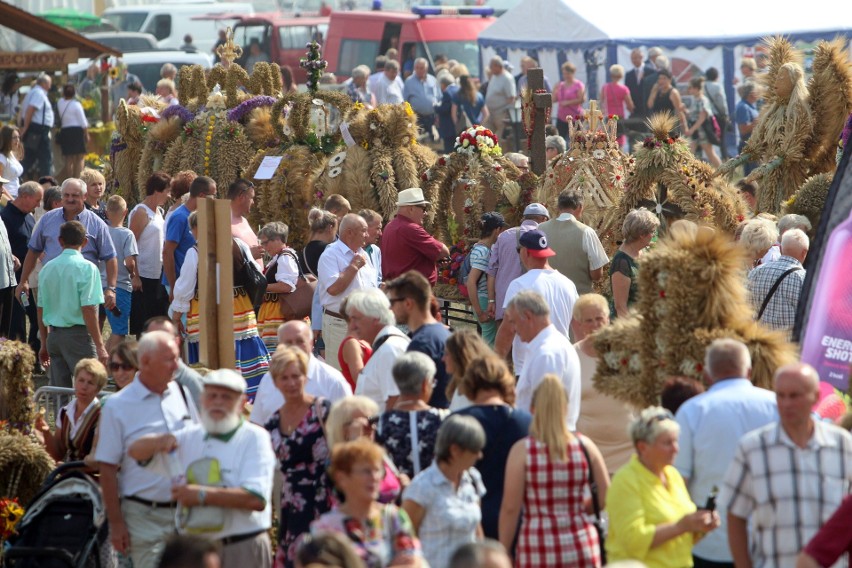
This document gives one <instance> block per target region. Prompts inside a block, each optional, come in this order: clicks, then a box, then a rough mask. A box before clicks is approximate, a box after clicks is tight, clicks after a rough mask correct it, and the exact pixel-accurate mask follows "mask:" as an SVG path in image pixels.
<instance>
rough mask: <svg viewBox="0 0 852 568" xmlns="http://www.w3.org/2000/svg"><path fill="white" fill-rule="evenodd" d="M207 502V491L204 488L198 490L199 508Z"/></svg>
mask: <svg viewBox="0 0 852 568" xmlns="http://www.w3.org/2000/svg"><path fill="white" fill-rule="evenodd" d="M206 500H207V491H206V490H205V489H204V488H203V487H202V488H201V489H199V490H198V506H199V507H203V506H204V501H206Z"/></svg>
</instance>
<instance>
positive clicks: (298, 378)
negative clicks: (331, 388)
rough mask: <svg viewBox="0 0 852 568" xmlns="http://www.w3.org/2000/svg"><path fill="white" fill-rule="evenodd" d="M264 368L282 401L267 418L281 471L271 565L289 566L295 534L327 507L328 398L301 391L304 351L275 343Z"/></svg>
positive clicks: (292, 563) (292, 562)
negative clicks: (269, 361) (276, 549)
mask: <svg viewBox="0 0 852 568" xmlns="http://www.w3.org/2000/svg"><path fill="white" fill-rule="evenodd" d="M269 372H270V374H271V375H272V380H273V381H274V382H275V386H276V387H277V388H278V390H280V391H281V394H283V395H284V399H285V402H284V405H283V406H282V407H281V408H280V409H279V410H278V411H276V412H275V414H274V415H273V416H272V418H270V419H269V422H267V423H266V429H267V430H269V434H270V436H271V438H272V447H273V449H274V450H275V454H276V455H277V456H278V462H279V464H280V467H281V472H282V473H283V474H284V484H283V486H282V488H281V514H280V515H279V518H278V522H279V525H278V552H277V553H276V555H275V567H276V568H293V566H295V554H296V540H297V538H298V537H299V536H300V535H301V534H303V533H306V532H308V530H309V529H310V525H311V522H313V521H314V520H315V519H317V518H319V516H320V515H322V514H323V513H325V512H326V511H328V510H329V509H330V508H331V492H330V491H329V482H328V476H327V475H326V472H325V464H326V461H327V459H328V445H327V444H326V441H325V436H324V423H325V420H326V418H327V417H328V411H329V408H330V407H331V404H330V403H329V401H328V400H325V399H320V398H317V397H313V396H310V395H308V394H305V383H306V382H307V372H308V357H307V355H305V354H304V353H303V352H302V351H301V350H299V349H297V348H295V347H282V348H279V349H278V350H277V351H276V352H275V354H274V355H273V356H272V362H271V363H270V365H269Z"/></svg>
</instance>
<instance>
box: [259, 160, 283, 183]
mask: <svg viewBox="0 0 852 568" xmlns="http://www.w3.org/2000/svg"><path fill="white" fill-rule="evenodd" d="M283 158H284V156H266V157H265V158H263V161H262V162H260V166H259V167H258V168H257V171H256V172H255V173H254V179H272V176H274V175H275V170H277V169H278V164H280V163H281V160H282V159H283Z"/></svg>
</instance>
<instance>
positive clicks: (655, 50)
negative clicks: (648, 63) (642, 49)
mask: <svg viewBox="0 0 852 568" xmlns="http://www.w3.org/2000/svg"><path fill="white" fill-rule="evenodd" d="M662 54H663V48H662V47H652V48H651V49H649V50H648V57H659V56H660V55H662Z"/></svg>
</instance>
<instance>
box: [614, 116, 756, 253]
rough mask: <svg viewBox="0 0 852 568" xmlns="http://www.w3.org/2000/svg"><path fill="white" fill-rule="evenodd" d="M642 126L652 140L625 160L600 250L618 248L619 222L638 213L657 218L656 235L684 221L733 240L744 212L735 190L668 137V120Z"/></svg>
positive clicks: (673, 137)
mask: <svg viewBox="0 0 852 568" xmlns="http://www.w3.org/2000/svg"><path fill="white" fill-rule="evenodd" d="M648 125H649V127H650V129H651V132H652V135H651V136H649V137H647V138H645V140H644V142H643V144H642V146H641V147H640V148H639V149H638V150H637V151H636V154H635V157H634V158H630V159H628V160H627V162H628V173H627V182H626V184H625V188H624V191H623V192H622V193H621V196H620V199H619V201H618V203H617V206H616V207H614V208H612V209H610V210H609V214H608V215H607V216H606V217H605V219H604V221H603V224H602V225H601V228H600V229H599V231H598V234H599V235H600V237H601V242H602V243H603V245H604V248H606V249H607V251H610V252H611V251H614V250H615V248H617V247H618V244H617V243H618V242H620V241H621V240H622V238H623V237H622V234H621V226H622V224H623V223H624V219H625V218H626V217H627V214H628V213H629V212H630V211H632V210H633V209H636V208H639V207H645V208H646V209H648V210H650V211H652V212H654V213H655V214H656V215H657V216H658V217H659V219H660V232H661V233H665V232H666V230H667V228H668V225H669V224H670V223H672V222H674V221H676V220H678V219H687V220H689V221H693V222H695V223H697V224H699V225H706V226H711V227H716V228H718V229H720V230H722V231H725V232H727V233H730V234H733V232H734V231H735V230H736V227H737V225H738V224H739V223H740V222H742V221H743V220H744V219H745V212H746V210H745V204H744V203H743V202H742V199H741V198H740V197H739V195H738V193H737V191H736V189H735V188H734V187H732V186H731V185H730V184H728V183H727V182H725V181H724V180H722V179H719V178H717V177H716V175H715V172H714V171H713V169H712V168H711V167H710V166H709V165H708V164H707V163H705V162H702V161H701V160H698V159H697V158H696V157H695V156H694V155H693V154H692V152H690V150H689V145H688V144H687V142H686V141H685V140H683V139H682V138H679V137H678V136H677V134H674V133H672V131H673V130H674V127H675V125H676V120H675V118H674V117H673V116H672V115H671V114H669V113H667V112H666V113H661V114H655V115H654V116H652V117H651V118H649V119H648ZM631 166H632V169H630V167H631Z"/></svg>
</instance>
